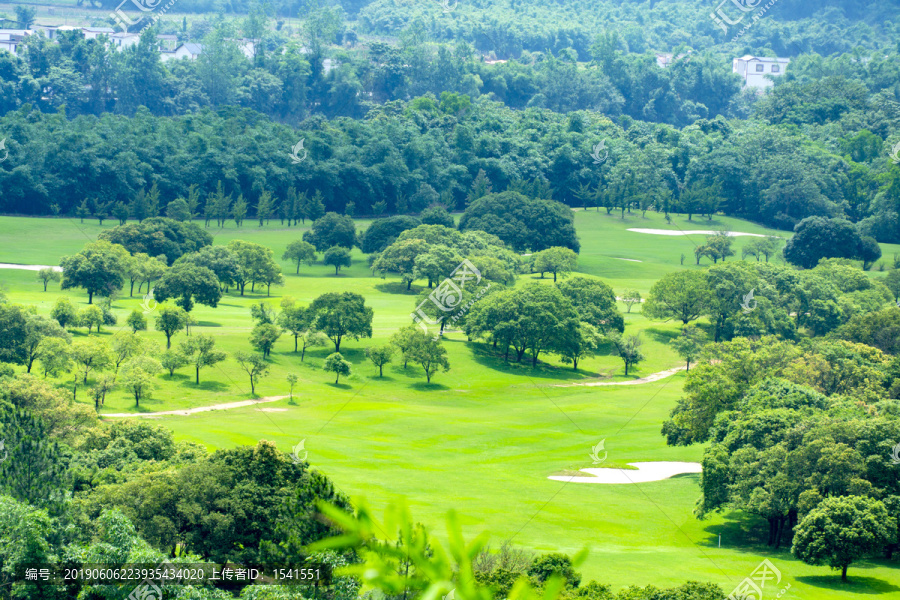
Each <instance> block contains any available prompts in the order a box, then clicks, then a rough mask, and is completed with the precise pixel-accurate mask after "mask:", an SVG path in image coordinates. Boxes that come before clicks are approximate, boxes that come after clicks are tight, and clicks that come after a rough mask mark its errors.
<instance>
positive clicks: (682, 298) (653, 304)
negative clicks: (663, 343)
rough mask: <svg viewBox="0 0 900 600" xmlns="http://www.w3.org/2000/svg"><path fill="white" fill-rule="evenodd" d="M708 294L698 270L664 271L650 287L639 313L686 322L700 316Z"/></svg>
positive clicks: (709, 299) (709, 297) (704, 280)
mask: <svg viewBox="0 0 900 600" xmlns="http://www.w3.org/2000/svg"><path fill="white" fill-rule="evenodd" d="M711 301H712V296H711V293H710V291H709V288H708V286H707V284H706V278H705V277H704V274H703V273H701V272H699V271H676V272H674V273H666V274H665V275H663V277H662V278H661V279H660V280H659V281H657V282H656V283H654V284H653V286H651V288H650V295H649V296H648V297H647V301H646V302H645V303H644V307H643V309H642V312H643V314H644V315H646V316H647V317H649V318H651V319H664V320H669V319H678V320H679V321H681V322H682V324H684V325H687V324H688V323H690V322H691V321H695V320H697V319H698V318H700V316H701V315H703V313H704V312H705V311H706V309H707V308H708V306H709V304H710V302H711Z"/></svg>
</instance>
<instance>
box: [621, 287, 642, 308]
mask: <svg viewBox="0 0 900 600" xmlns="http://www.w3.org/2000/svg"><path fill="white" fill-rule="evenodd" d="M622 302H623V303H624V304H625V312H628V313H630V312H631V307H632V306H634V305H635V304H640V303H641V293H640V292H639V291H637V290H625V291H624V292H623V293H622Z"/></svg>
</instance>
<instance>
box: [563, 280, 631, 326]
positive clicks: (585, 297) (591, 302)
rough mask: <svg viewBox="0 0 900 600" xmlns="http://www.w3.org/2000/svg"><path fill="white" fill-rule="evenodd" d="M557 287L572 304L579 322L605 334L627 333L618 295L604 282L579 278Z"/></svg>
mask: <svg viewBox="0 0 900 600" xmlns="http://www.w3.org/2000/svg"><path fill="white" fill-rule="evenodd" d="M556 287H558V288H559V291H561V292H562V293H563V296H565V297H566V298H568V299H569V301H570V302H571V303H572V306H573V307H574V308H575V312H577V313H578V320H579V321H585V322H587V323H590V324H591V325H593V326H594V327H596V328H597V329H598V330H600V331H603V332H607V331H618V332H620V333H621V332H623V331H625V318H624V317H623V316H622V313H620V312H619V309H618V306H617V305H616V294H615V292H613V289H612V288H611V287H609V285H607V284H606V283H604V282H603V281H600V280H599V279H593V278H590V277H581V276H578V277H573V278H571V279H567V280H565V281H560V282H559V283H558V284H557V286H556Z"/></svg>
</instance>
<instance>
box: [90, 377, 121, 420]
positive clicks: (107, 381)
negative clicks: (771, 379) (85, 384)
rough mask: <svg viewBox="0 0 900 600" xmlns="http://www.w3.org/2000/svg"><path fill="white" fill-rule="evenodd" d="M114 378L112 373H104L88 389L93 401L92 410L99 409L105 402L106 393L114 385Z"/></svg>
mask: <svg viewBox="0 0 900 600" xmlns="http://www.w3.org/2000/svg"><path fill="white" fill-rule="evenodd" d="M115 385H116V382H115V378H114V377H113V376H112V375H104V376H102V377H100V378H98V379H97V381H96V383H94V385H93V387H91V388H90V389H89V390H88V396H90V397H91V399H92V400H93V401H94V410H95V411H99V410H100V407H101V406H103V405H104V404H105V403H106V395H107V394H108V393H109V392H111V391H112V389H113V388H114V387H115Z"/></svg>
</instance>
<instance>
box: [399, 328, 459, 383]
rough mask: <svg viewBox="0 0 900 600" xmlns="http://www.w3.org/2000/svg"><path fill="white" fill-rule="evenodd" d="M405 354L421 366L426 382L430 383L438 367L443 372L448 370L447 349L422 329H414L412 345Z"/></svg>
mask: <svg viewBox="0 0 900 600" xmlns="http://www.w3.org/2000/svg"><path fill="white" fill-rule="evenodd" d="M406 354H407V355H408V356H409V360H411V361H413V362H414V363H418V364H419V365H420V366H421V367H422V370H423V371H425V379H426V380H427V382H428V383H431V377H432V376H433V375H434V374H435V373H437V371H438V369H443V370H444V371H445V372H446V371H449V370H450V361H449V360H448V359H447V349H446V348H444V346H443V344H441V342H440V341H435V340H434V338H432V337H431V336H429V335H428V334H427V333H425V332H423V331H416V334H415V336H414V338H413V342H412V346H411V347H410V348H409V349H408V350H407V352H406Z"/></svg>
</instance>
